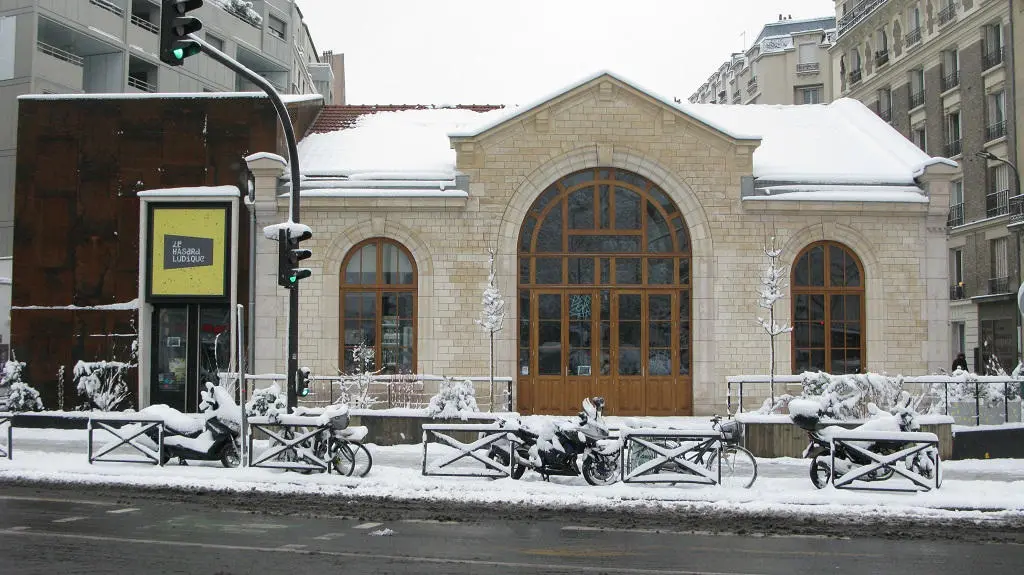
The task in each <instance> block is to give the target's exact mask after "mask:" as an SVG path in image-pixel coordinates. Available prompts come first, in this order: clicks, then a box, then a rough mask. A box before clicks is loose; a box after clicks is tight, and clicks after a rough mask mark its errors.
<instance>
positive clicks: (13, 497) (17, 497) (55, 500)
mask: <svg viewBox="0 0 1024 575" xmlns="http://www.w3.org/2000/svg"><path fill="white" fill-rule="evenodd" d="M0 499H7V500H10V501H43V502H46V503H77V504H79V505H102V506H105V507H113V506H115V505H117V504H116V503H108V502H106V501H88V500H85V499H59V498H56V497H24V496H21V495H0Z"/></svg>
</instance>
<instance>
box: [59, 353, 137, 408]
mask: <svg viewBox="0 0 1024 575" xmlns="http://www.w3.org/2000/svg"><path fill="white" fill-rule="evenodd" d="M133 367H135V364H133V363H125V362H122V361H81V360H79V362H78V363H76V364H75V368H74V370H73V373H74V377H75V388H76V389H77V390H78V394H79V395H80V396H82V399H83V402H82V404H81V405H80V406H79V409H83V410H90V409H97V410H100V411H123V410H126V409H128V408H130V407H131V401H130V400H131V395H132V394H131V389H130V388H129V387H128V384H127V383H125V380H124V379H125V374H126V373H127V372H128V370H129V369H131V368H133Z"/></svg>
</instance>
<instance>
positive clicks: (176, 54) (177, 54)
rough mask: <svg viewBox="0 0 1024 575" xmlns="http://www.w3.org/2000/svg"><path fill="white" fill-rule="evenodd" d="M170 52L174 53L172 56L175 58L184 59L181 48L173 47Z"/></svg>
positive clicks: (183, 51)
mask: <svg viewBox="0 0 1024 575" xmlns="http://www.w3.org/2000/svg"><path fill="white" fill-rule="evenodd" d="M171 54H174V58H175V59H177V60H184V59H185V50H184V49H183V48H175V49H174V50H172V51H171Z"/></svg>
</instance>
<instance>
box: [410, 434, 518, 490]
mask: <svg viewBox="0 0 1024 575" xmlns="http://www.w3.org/2000/svg"><path fill="white" fill-rule="evenodd" d="M510 431H513V430H511V429H509V427H508V425H506V424H505V423H504V422H500V423H424V424H423V475H433V476H442V477H509V476H510V475H511V474H512V469H511V467H512V465H511V462H512V458H511V457H509V458H507V459H506V460H505V462H501V461H498V460H495V459H491V458H490V457H488V456H487V454H488V453H489V452H490V450H491V448H492V447H496V448H497V449H501V450H502V451H503V452H505V453H508V454H510V455H511V453H512V451H513V448H514V447H513V446H514V444H515V443H518V439H517V438H516V437H515V436H514V435H512V434H510V433H509V432H510ZM454 433H470V434H472V433H476V434H478V438H477V439H476V440H475V441H472V442H469V443H464V442H462V441H459V440H458V439H455V438H454V437H452V434H454ZM499 443H500V444H502V445H499ZM431 444H434V445H438V444H440V445H445V446H448V447H451V448H454V449H455V453H451V454H448V455H443V456H441V457H438V458H437V459H435V460H433V461H431V462H430V463H429V464H428V458H429V456H428V454H427V451H428V447H429V446H430V445H431ZM481 452H483V455H481ZM467 458H468V459H467ZM463 459H465V460H466V461H467V462H468V461H469V459H473V460H476V461H478V462H480V463H482V464H483V468H482V469H481V468H479V467H476V466H474V467H472V468H466V467H459V468H454V467H452V468H448V466H450V465H452V464H453V463H455V462H456V461H460V460H463ZM445 468H448V469H445Z"/></svg>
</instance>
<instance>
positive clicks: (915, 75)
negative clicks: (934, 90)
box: [910, 68, 924, 93]
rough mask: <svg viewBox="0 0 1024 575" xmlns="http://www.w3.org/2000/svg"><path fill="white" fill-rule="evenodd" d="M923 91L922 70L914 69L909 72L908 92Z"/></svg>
mask: <svg viewBox="0 0 1024 575" xmlns="http://www.w3.org/2000/svg"><path fill="white" fill-rule="evenodd" d="M922 91H924V68H915V69H913V70H911V71H910V92H911V93H914V92H922Z"/></svg>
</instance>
